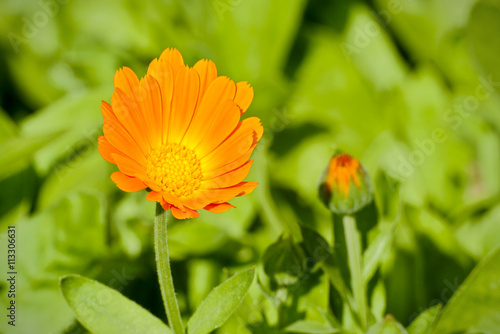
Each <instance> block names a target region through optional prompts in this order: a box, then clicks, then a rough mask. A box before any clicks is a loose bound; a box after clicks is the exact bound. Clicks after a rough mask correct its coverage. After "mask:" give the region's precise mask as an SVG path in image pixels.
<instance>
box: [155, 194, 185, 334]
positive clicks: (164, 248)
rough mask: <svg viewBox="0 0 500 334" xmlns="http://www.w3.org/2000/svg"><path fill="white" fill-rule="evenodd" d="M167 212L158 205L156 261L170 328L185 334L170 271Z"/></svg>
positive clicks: (176, 333) (156, 216)
mask: <svg viewBox="0 0 500 334" xmlns="http://www.w3.org/2000/svg"><path fill="white" fill-rule="evenodd" d="M167 220H168V218H167V212H166V211H165V210H164V209H163V208H162V206H161V204H160V203H156V215H155V220H154V239H155V259H156V270H157V272H158V282H159V283H160V289H161V296H162V298H163V305H164V306H165V311H166V314H167V319H168V322H169V325H170V327H171V328H172V330H173V331H174V333H175V334H184V326H183V324H182V318H181V313H180V311H179V305H178V304H177V299H176V298H175V290H174V282H173V280H172V271H171V270H170V258H169V256H168V244H167Z"/></svg>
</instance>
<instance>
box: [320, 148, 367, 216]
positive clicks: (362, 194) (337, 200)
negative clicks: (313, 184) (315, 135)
mask: <svg viewBox="0 0 500 334" xmlns="http://www.w3.org/2000/svg"><path fill="white" fill-rule="evenodd" d="M319 193H320V197H321V199H322V200H323V202H324V203H325V205H326V206H327V207H328V208H329V209H330V210H332V211H333V212H336V213H339V214H351V213H354V212H356V211H358V210H360V209H361V208H363V207H364V206H365V205H367V204H368V203H370V202H371V200H372V187H371V184H370V178H369V176H368V173H367V172H366V170H365V169H364V167H363V166H362V165H361V163H360V162H359V161H358V160H357V159H356V158H353V157H352V156H351V155H349V154H346V153H341V154H337V155H334V156H333V157H332V158H331V160H330V162H329V164H328V166H327V167H326V169H325V172H324V173H323V176H322V177H321V180H320V187H319Z"/></svg>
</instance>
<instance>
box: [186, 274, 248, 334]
mask: <svg viewBox="0 0 500 334" xmlns="http://www.w3.org/2000/svg"><path fill="white" fill-rule="evenodd" d="M254 273H255V270H254V269H253V268H250V269H247V270H243V271H241V272H239V273H237V274H236V275H234V276H233V277H231V278H230V279H228V280H226V281H225V282H224V283H222V284H221V285H219V286H217V287H216V288H215V289H213V290H212V291H211V292H210V294H209V295H208V296H207V298H206V299H205V300H204V301H203V302H202V303H201V304H200V306H198V308H197V309H196V311H195V312H194V314H193V315H192V316H191V318H190V319H189V321H188V325H187V328H188V331H187V332H188V334H207V333H210V332H211V331H213V330H214V329H216V328H219V327H220V326H222V324H224V322H225V321H226V320H227V319H228V318H229V316H230V315H231V314H232V313H233V312H234V311H235V310H236V309H237V308H238V306H239V305H240V304H241V302H242V301H243V298H244V297H245V296H246V294H247V292H248V289H249V288H250V285H251V284H252V282H253V278H254Z"/></svg>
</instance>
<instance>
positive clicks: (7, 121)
mask: <svg viewBox="0 0 500 334" xmlns="http://www.w3.org/2000/svg"><path fill="white" fill-rule="evenodd" d="M17 132H18V129H17V126H16V123H14V121H13V120H12V119H11V118H10V116H9V115H8V114H7V113H6V112H5V111H3V110H2V109H1V108H0V143H3V142H4V141H6V140H7V139H10V138H12V137H14V136H15V135H16V134H17Z"/></svg>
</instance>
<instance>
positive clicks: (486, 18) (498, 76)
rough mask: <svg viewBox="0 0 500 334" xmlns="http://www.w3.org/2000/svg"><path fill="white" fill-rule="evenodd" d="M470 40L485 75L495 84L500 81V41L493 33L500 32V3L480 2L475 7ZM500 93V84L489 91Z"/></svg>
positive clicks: (494, 1)
mask: <svg viewBox="0 0 500 334" xmlns="http://www.w3.org/2000/svg"><path fill="white" fill-rule="evenodd" d="M468 28H469V39H470V43H471V44H472V50H473V53H474V55H475V56H476V58H477V59H478V61H479V64H480V65H481V67H482V69H483V72H484V74H485V75H486V76H487V77H488V78H489V79H490V80H493V81H494V82H498V80H500V65H499V64H498V57H497V55H498V54H499V53H500V40H499V39H498V38H496V36H495V34H492V33H491V32H493V31H500V2H499V1H496V0H480V1H478V2H477V3H476V5H475V6H474V8H473V10H472V12H471V15H470V20H469V27H468ZM492 87H493V88H495V89H496V90H497V91H500V89H499V86H498V84H496V85H490V87H486V88H487V89H490V88H492Z"/></svg>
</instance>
